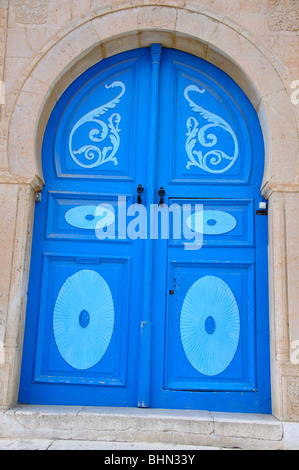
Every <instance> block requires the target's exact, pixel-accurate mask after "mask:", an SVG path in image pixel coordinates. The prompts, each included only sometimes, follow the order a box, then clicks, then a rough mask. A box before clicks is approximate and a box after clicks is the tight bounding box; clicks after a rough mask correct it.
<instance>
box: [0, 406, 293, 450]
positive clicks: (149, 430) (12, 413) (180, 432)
mask: <svg viewBox="0 0 299 470" xmlns="http://www.w3.org/2000/svg"><path fill="white" fill-rule="evenodd" d="M295 427H296V429H295V433H296V435H298V434H297V432H298V428H299V424H295ZM0 437H1V438H5V439H48V440H74V441H75V440H76V441H98V442H119V443H134V442H139V443H144V444H154V443H160V444H163V446H164V445H165V444H168V445H172V446H173V445H180V446H184V445H185V446H198V447H202V446H207V447H221V448H240V449H252V450H255V449H257V450H258V449H263V450H264V449H266V450H275V449H277V450H279V449H284V448H286V442H285V439H284V423H283V422H281V421H279V420H278V419H276V418H275V417H274V416H271V415H256V414H234V413H214V412H208V411H189V410H162V409H138V408H106V407H105V408H104V407H72V406H71V407H69V406H45V405H17V406H15V407H13V408H10V409H8V410H0ZM291 440H292V439H291Z"/></svg>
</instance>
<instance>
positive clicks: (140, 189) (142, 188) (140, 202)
mask: <svg viewBox="0 0 299 470" xmlns="http://www.w3.org/2000/svg"><path fill="white" fill-rule="evenodd" d="M143 192H144V187H143V186H142V184H139V186H138V188H137V204H142V197H141V194H142V193H143Z"/></svg>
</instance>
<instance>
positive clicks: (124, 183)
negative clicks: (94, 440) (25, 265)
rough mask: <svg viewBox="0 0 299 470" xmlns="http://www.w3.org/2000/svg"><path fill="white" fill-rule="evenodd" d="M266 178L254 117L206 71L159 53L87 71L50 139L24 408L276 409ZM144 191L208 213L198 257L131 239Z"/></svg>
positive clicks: (229, 86)
mask: <svg viewBox="0 0 299 470" xmlns="http://www.w3.org/2000/svg"><path fill="white" fill-rule="evenodd" d="M263 169H264V146H263V138H262V133H261V129H260V125H259V122H258V118H257V115H256V112H255V110H254V109H253V107H252V105H251V104H250V102H249V100H248V99H247V97H246V96H245V94H244V93H243V92H242V90H241V89H240V88H239V87H238V86H237V85H236V84H235V83H234V82H233V81H232V80H231V79H230V77H229V76H228V75H226V74H225V73H223V72H222V71H220V70H219V69H217V68H216V67H214V66H212V65H211V64H209V63H207V62H205V61H203V60H201V59H199V58H196V57H194V56H191V55H188V54H185V53H183V52H179V51H175V50H171V49H162V51H161V47H160V46H159V45H153V46H152V48H145V49H139V50H136V51H130V52H127V53H124V54H120V55H119V56H116V57H112V58H109V59H106V60H105V61H103V62H101V63H99V64H97V65H96V66H94V67H92V68H91V69H90V70H88V71H87V72H86V73H84V74H83V75H82V76H81V77H79V78H78V79H77V80H76V81H75V82H74V83H73V84H72V85H71V86H70V87H69V88H68V89H67V90H66V91H65V93H64V95H63V96H62V97H61V99H60V100H59V102H58V103H57V105H56V107H55V108H54V110H53V113H52V115H51V118H50V120H49V123H48V126H47V129H46V133H45V137H44V144H43V170H44V177H45V181H46V185H45V188H44V191H43V197H42V202H41V203H38V204H37V205H36V215H35V223H34V236H33V250H32V263H31V272H30V282H29V291H28V308H27V318H26V330H25V340H24V355H23V364H22V374H21V383H20V393H19V400H20V402H21V403H37V404H61V405H103V406H133V407H134V406H142V407H149V406H150V407H160V408H179V409H182V408H183V409H206V410H214V411H235V412H256V413H269V412H271V396H270V373H269V369H270V367H269V356H270V355H269V321H268V303H267V290H268V286H267V278H268V274H267V233H268V232H267V217H263V216H257V215H256V210H257V209H258V208H259V203H260V202H261V201H262V200H263V199H262V197H261V193H260V186H261V182H262V177H263ZM139 184H142V185H143V186H144V188H145V191H144V193H142V200H143V202H145V205H146V207H147V208H149V206H150V204H152V203H156V204H158V203H159V200H160V196H159V195H158V190H159V188H160V187H162V186H163V187H164V188H165V191H166V195H165V204H168V205H170V204H174V203H175V204H177V205H178V207H179V208H182V207H183V205H184V204H191V205H192V204H193V205H194V206H195V204H198V205H200V206H201V207H202V209H201V210H202V220H203V227H202V230H201V232H202V237H203V246H202V248H201V249H200V250H186V243H190V241H189V240H188V239H182V240H177V239H176V238H175V237H174V236H173V234H170V238H169V240H165V239H157V240H140V239H132V238H129V237H128V236H127V234H126V233H124V228H126V227H123V205H119V204H118V197H119V196H121V197H122V201H123V204H124V202H125V203H126V204H127V206H129V205H131V204H132V203H136V202H137V186H138V185H139ZM99 204H101V205H102V206H101V209H100V210H99V209H97V207H98V206H99ZM120 217H122V218H121V223H120V222H119V218H120ZM130 220H132V217H131V218H130V217H128V221H130ZM171 220H172V219H171V218H170V221H171ZM194 220H197V219H195V217H194V216H192V215H190V217H189V218H187V219H186V220H185V222H183V219H182V220H181V226H180V227H179V228H180V229H184V223H185V224H186V225H189V227H188V228H189V231H190V230H192V229H196V230H198V231H199V232H200V228H198V227H197V226H195V225H194V223H193V222H194ZM199 220H200V219H199ZM188 221H189V222H188ZM105 224H106V225H105ZM104 226H105V227H106V229H105V230H107V233H109V235H110V237H109V238H108V239H107V237H106V233H105V230H103V227H104ZM95 227H98V228H99V230H98V231H97V232H95ZM190 227H191V229H190ZM177 228H178V227H177ZM113 231H114V232H113ZM194 233H195V232H194ZM113 234H114V236H111V235H113ZM97 235H98V236H99V237H100V239H99V238H97ZM100 235H101V236H100ZM80 279H81V280H82V279H83V280H84V279H85V283H86V290H84V288H82V285H79V284H80V282H79V280H80ZM83 284H84V282H83ZM92 286H94V287H92ZM90 289H91V290H90ZM217 289H218V291H217ZM220 291H221V292H222V294H221V295H220V293H219V292H220ZM215 292H216V293H215ZM170 293H171V295H170ZM70 299H72V301H71V300H70ZM93 299H94V300H93ZM190 299H191V301H190ZM192 299H193V300H192ZM220 300H221V301H220ZM197 304H198V305H197ZM191 320H192V321H191ZM102 322H103V323H104V324H103V323H102ZM190 322H191V323H190ZM192 322H193V323H192ZM190 325H191V326H190ZM192 325H193V326H192ZM72 331H73V332H74V333H73V334H72V335H71V336H70V337H69V335H68V333H69V332H72ZM196 331H198V334H197V335H196V334H193V333H194V332H196ZM95 337H96V339H95ZM80 338H82V341H81V340H80ZM100 338H101V339H100ZM221 338H224V339H221ZM94 340H95V343H94ZM88 342H90V347H87V346H86V345H88ZM76 346H77V347H76ZM219 351H220V352H219ZM219 356H221V357H220V358H221V361H219V360H218V361H217V360H216V359H215V358H217V357H219ZM213 358H214V359H213Z"/></svg>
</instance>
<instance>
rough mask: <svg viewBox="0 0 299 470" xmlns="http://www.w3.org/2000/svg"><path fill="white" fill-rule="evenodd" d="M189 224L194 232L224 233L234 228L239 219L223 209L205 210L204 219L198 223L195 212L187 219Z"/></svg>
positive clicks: (206, 233) (205, 233) (207, 233)
mask: <svg viewBox="0 0 299 470" xmlns="http://www.w3.org/2000/svg"><path fill="white" fill-rule="evenodd" d="M186 223H187V225H188V227H189V228H190V230H193V231H194V232H198V233H203V234H204V235H222V234H225V233H229V232H231V231H232V230H234V229H235V228H236V226H237V221H236V219H235V217H233V216H232V215H231V214H229V213H228V212H223V211H216V210H214V211H213V210H211V211H203V214H202V219H201V218H200V217H199V222H197V223H196V217H195V214H192V215H191V216H190V217H188V219H187V222H186Z"/></svg>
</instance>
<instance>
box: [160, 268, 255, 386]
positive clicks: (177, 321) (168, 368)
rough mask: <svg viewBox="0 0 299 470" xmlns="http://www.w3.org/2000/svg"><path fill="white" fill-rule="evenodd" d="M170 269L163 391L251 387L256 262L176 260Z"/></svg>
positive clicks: (253, 382)
mask: <svg viewBox="0 0 299 470" xmlns="http://www.w3.org/2000/svg"><path fill="white" fill-rule="evenodd" d="M169 271H170V285H172V287H174V290H175V294H174V295H173V296H169V301H168V308H167V317H166V350H165V379H164V387H165V389H169V390H210V391H232V390H236V391H245V390H247V391H248V390H250V391H253V390H254V389H255V356H254V351H255V347H254V346H255V333H254V331H255V305H254V303H253V299H252V290H254V281H255V276H254V265H244V264H237V263H235V264H232V263H229V264H228V263H222V264H221V263H216V262H214V263H212V262H210V263H194V262H193V263H192V262H190V263H188V262H185V263H180V262H175V261H174V262H171V263H170V265H169ZM174 357H175V360H173V358H174Z"/></svg>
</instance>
